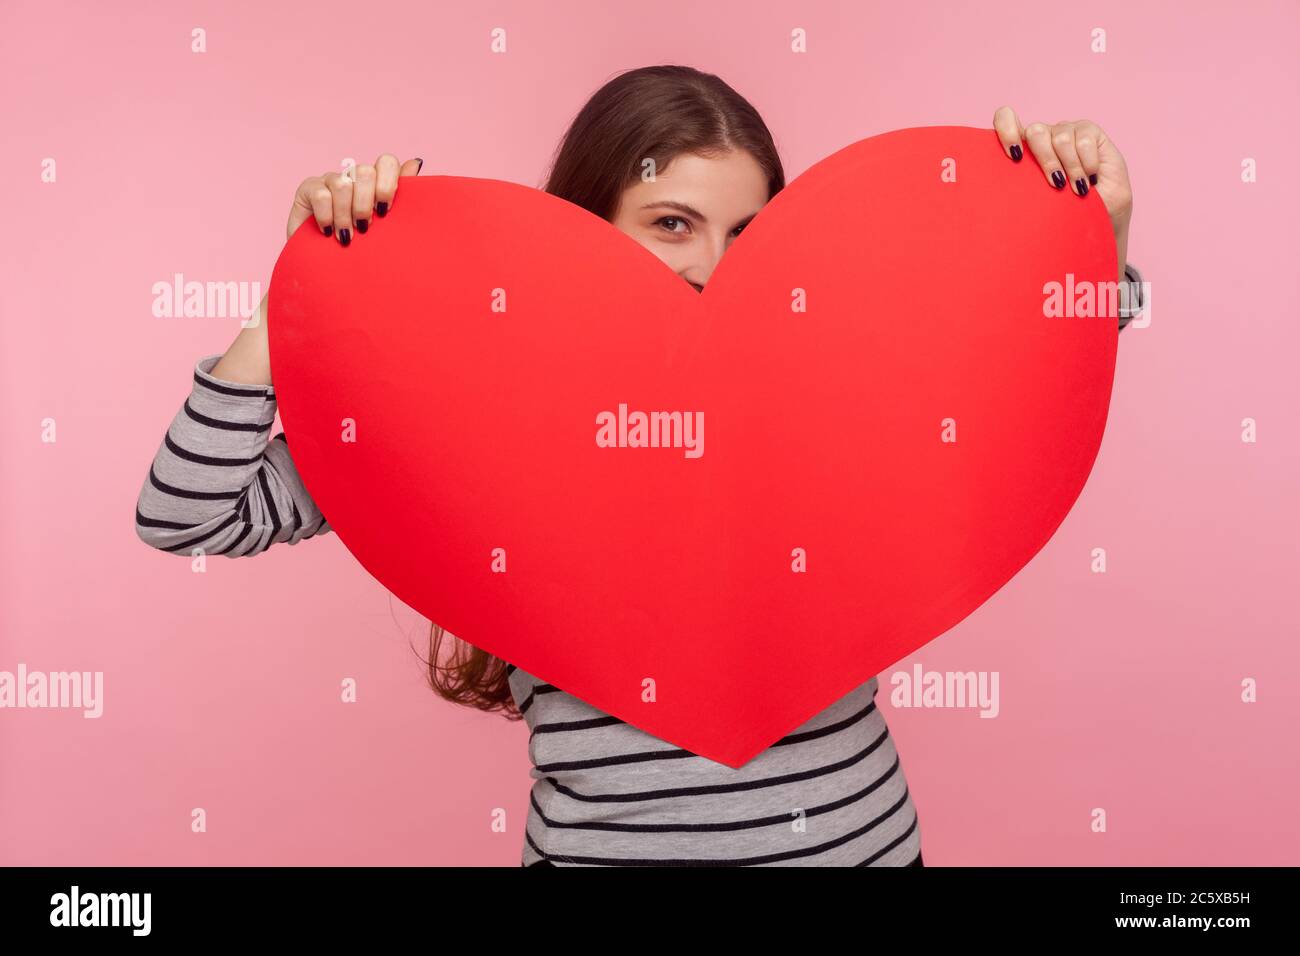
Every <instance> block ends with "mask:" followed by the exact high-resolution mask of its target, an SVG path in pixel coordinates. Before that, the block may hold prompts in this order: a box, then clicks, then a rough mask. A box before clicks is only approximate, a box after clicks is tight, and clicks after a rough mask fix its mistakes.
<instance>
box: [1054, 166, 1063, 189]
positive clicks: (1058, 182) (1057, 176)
mask: <svg viewBox="0 0 1300 956" xmlns="http://www.w3.org/2000/svg"><path fill="white" fill-rule="evenodd" d="M1052 185H1053V186H1055V187H1056V188H1057V189H1064V188H1065V173H1063V172H1061V171H1060V170H1059V169H1054V170H1052Z"/></svg>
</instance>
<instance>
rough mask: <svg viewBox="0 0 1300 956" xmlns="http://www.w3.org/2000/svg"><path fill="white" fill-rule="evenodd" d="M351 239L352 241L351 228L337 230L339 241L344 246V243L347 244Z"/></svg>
mask: <svg viewBox="0 0 1300 956" xmlns="http://www.w3.org/2000/svg"><path fill="white" fill-rule="evenodd" d="M351 241H352V230H351V229H340V230H339V242H341V243H343V245H345V246H346V245H347V244H348V243H349V242H351Z"/></svg>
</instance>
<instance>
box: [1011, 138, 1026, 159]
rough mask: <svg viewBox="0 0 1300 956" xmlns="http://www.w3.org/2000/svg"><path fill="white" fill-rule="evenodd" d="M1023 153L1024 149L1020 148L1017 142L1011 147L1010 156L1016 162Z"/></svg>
mask: <svg viewBox="0 0 1300 956" xmlns="http://www.w3.org/2000/svg"><path fill="white" fill-rule="evenodd" d="M1024 155H1025V153H1024V150H1022V149H1021V148H1020V144H1019V143H1017V144H1016V145H1014V146H1012V147H1011V158H1012V159H1014V160H1015V161H1016V162H1020V157H1022V156H1024Z"/></svg>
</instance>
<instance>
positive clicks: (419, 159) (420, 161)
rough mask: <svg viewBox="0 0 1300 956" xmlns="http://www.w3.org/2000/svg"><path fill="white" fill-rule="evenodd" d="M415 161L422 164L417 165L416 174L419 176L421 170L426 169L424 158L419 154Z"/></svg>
mask: <svg viewBox="0 0 1300 956" xmlns="http://www.w3.org/2000/svg"><path fill="white" fill-rule="evenodd" d="M415 161H416V162H417V163H419V164H420V165H419V166H416V167H415V175H417V176H418V175H420V170H422V169H424V160H422V159H421V158H420V157H419V156H417V157H415Z"/></svg>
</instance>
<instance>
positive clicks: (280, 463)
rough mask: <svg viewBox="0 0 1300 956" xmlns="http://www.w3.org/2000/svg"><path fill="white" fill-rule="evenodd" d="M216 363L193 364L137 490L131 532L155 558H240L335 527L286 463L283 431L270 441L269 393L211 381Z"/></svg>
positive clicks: (209, 359)
mask: <svg viewBox="0 0 1300 956" xmlns="http://www.w3.org/2000/svg"><path fill="white" fill-rule="evenodd" d="M220 358H221V355H220V354H216V355H205V356H204V357H203V358H201V359H199V360H198V362H196V363H195V366H194V384H193V385H192V387H191V389H190V394H189V397H188V398H186V400H185V404H184V405H182V406H181V409H180V411H178V412H177V413H176V417H175V418H173V419H172V422H171V425H170V426H169V427H168V429H167V433H166V435H165V436H164V437H163V442H162V445H161V446H160V447H159V449H158V453H157V454H156V455H155V456H154V460H153V464H152V465H151V466H150V468H149V476H148V477H147V478H146V479H145V481H144V485H143V487H142V488H141V489H140V496H139V499H138V501H137V502H136V511H135V528H136V534H137V535H138V536H139V537H140V539H141V540H142V541H144V542H145V543H146V544H148V545H150V546H151V547H154V548H157V549H158V550H160V551H171V552H174V553H177V554H184V555H189V554H190V553H191V552H192V551H193V550H195V549H201V550H202V551H204V552H205V553H207V554H223V555H226V556H227V557H232V558H237V557H247V556H249V555H254V554H260V553H261V552H262V551H265V550H266V549H267V548H269V547H270V546H271V545H272V544H274V543H275V542H277V541H287V542H288V543H289V544H297V543H298V542H299V541H301V540H302V539H303V538H310V537H314V536H315V535H318V534H323V533H325V532H328V531H330V530H332V529H331V528H330V526H329V523H328V522H327V521H326V520H325V516H324V515H322V514H321V512H320V509H319V508H318V507H316V503H315V502H314V501H313V500H312V498H311V496H310V495H309V494H308V493H307V489H306V487H305V486H304V485H303V482H302V478H301V476H300V475H299V474H298V469H297V468H296V467H295V466H294V463H293V459H292V458H291V457H289V446H288V443H287V440H286V439H285V436H284V432H280V433H279V434H277V435H276V436H275V437H274V438H272V437H270V436H271V426H272V424H273V422H274V420H275V410H276V401H275V388H274V387H273V386H270V385H268V386H260V385H238V384H235V383H233V382H225V381H222V380H221V379H218V378H214V377H213V376H212V374H211V370H212V367H213V366H214V365H216V363H217V361H218V360H219V359H220Z"/></svg>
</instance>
